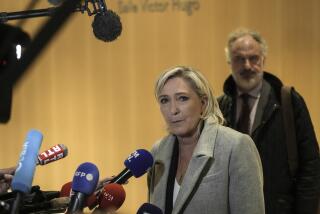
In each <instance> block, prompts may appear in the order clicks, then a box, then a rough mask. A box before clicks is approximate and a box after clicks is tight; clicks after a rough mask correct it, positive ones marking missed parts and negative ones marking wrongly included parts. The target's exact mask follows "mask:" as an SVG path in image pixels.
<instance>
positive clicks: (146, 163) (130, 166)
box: [109, 149, 153, 184]
mask: <svg viewBox="0 0 320 214" xmlns="http://www.w3.org/2000/svg"><path fill="white" fill-rule="evenodd" d="M124 165H125V166H126V168H125V169H124V170H123V171H122V172H121V173H120V174H119V175H117V176H116V177H114V178H112V179H111V181H110V182H109V183H117V184H124V183H126V181H127V180H128V179H129V178H131V177H132V176H134V177H136V178H138V177H140V176H142V175H143V174H145V173H146V172H147V171H148V169H149V168H150V167H152V165H153V157H152V155H151V153H150V152H148V151H147V150H144V149H138V150H136V151H134V152H133V153H132V154H130V155H129V157H128V158H127V159H126V160H125V161H124Z"/></svg>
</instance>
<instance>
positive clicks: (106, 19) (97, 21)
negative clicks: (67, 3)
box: [91, 10, 122, 42]
mask: <svg viewBox="0 0 320 214" xmlns="http://www.w3.org/2000/svg"><path fill="white" fill-rule="evenodd" d="M91 26H92V29H93V34H94V35H95V37H96V38H97V39H100V40H102V41H104V42H111V41H113V40H115V39H116V38H117V37H118V36H120V34H121V31H122V24H121V21H120V17H119V16H118V15H117V14H116V13H115V12H113V11H112V10H105V11H104V13H98V14H96V15H95V17H94V19H93V22H92V24H91Z"/></svg>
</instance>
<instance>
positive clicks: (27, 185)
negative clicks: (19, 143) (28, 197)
mask: <svg viewBox="0 0 320 214" xmlns="http://www.w3.org/2000/svg"><path fill="white" fill-rule="evenodd" d="M42 138H43V136H42V134H41V133H40V132H39V131H37V130H31V131H29V132H28V134H27V138H26V141H25V143H24V145H23V150H22V152H21V154H20V160H19V163H18V167H17V169H16V171H15V175H14V177H13V180H12V183H11V189H12V191H14V192H16V193H17V195H16V200H15V201H14V203H13V207H12V209H11V213H18V212H19V206H20V202H21V199H22V197H23V194H25V193H29V192H30V189H31V185H32V180H33V175H34V172H35V168H36V162H37V156H38V152H39V148H40V146H41V143H42Z"/></svg>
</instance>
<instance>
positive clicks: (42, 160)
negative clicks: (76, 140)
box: [37, 144, 68, 165]
mask: <svg viewBox="0 0 320 214" xmlns="http://www.w3.org/2000/svg"><path fill="white" fill-rule="evenodd" d="M67 155H68V148H67V147H66V146H65V145H63V144H57V145H55V146H53V147H51V148H50V149H48V150H46V151H44V152H42V153H41V154H39V155H38V160H37V165H46V164H48V163H51V162H53V161H56V160H59V159H62V158H64V157H66V156H67Z"/></svg>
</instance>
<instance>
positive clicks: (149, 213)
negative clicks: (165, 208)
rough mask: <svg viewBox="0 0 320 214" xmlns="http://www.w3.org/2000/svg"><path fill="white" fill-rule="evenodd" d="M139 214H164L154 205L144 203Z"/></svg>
mask: <svg viewBox="0 0 320 214" xmlns="http://www.w3.org/2000/svg"><path fill="white" fill-rule="evenodd" d="M137 214H163V212H162V210H161V209H160V208H159V207H157V206H155V205H153V204H149V203H144V204H142V205H141V207H140V208H139V209H138V211H137Z"/></svg>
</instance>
